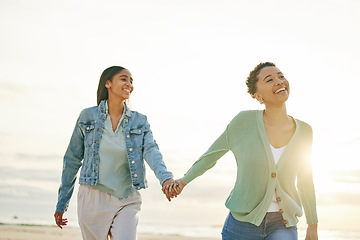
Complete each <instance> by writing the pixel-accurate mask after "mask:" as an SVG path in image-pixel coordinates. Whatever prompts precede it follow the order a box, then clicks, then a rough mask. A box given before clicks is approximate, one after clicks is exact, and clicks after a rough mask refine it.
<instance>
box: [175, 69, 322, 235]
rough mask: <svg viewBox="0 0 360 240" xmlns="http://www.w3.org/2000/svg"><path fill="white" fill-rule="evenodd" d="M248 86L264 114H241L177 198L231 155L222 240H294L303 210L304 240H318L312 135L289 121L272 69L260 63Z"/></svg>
mask: <svg viewBox="0 0 360 240" xmlns="http://www.w3.org/2000/svg"><path fill="white" fill-rule="evenodd" d="M246 84H247V86H248V92H249V93H250V94H251V96H252V97H253V98H255V99H257V100H258V101H259V102H260V103H261V104H265V110H264V111H243V112H240V113H239V114H238V115H237V116H236V117H235V118H234V119H233V120H232V121H231V122H230V123H229V124H228V126H227V128H226V130H225V131H224V133H223V134H222V135H221V136H220V137H219V138H218V139H217V140H216V141H215V142H214V143H213V144H212V146H211V147H210V148H209V149H208V150H207V151H206V152H205V153H204V154H203V155H202V156H201V157H200V158H199V160H197V161H196V162H195V163H194V165H193V166H192V167H191V168H190V169H189V171H188V172H187V173H186V174H185V176H184V177H183V178H181V179H179V180H177V184H178V193H180V192H181V191H182V190H183V188H184V187H185V185H187V184H189V183H190V182H191V181H192V180H193V179H195V178H196V177H198V176H200V175H202V174H203V173H204V172H206V171H207V170H208V169H210V168H212V167H213V166H214V165H215V164H216V162H217V160H218V159H219V158H221V157H222V156H223V155H224V154H225V153H226V152H228V151H229V150H230V151H232V152H233V154H234V156H235V159H236V163H237V179H236V183H235V186H234V188H233V190H232V192H231V194H230V196H229V197H228V199H227V201H226V207H227V208H228V209H229V210H230V213H229V215H228V217H227V219H226V221H225V224H224V227H223V231H222V236H223V239H224V240H233V239H251V240H257V239H259V240H260V239H267V240H273V239H274V240H282V239H297V228H296V224H297V222H298V217H300V216H302V208H304V211H305V215H306V220H307V224H308V228H307V234H306V238H305V239H306V240H317V239H318V237H317V221H318V220H317V213H316V199H315V190H314V185H313V178H312V169H311V163H310V153H311V147H312V129H311V127H310V126H309V125H308V124H306V123H305V122H302V121H300V120H297V119H294V118H292V117H291V116H288V115H287V112H286V105H285V102H286V100H287V99H288V97H289V92H290V89H289V83H288V81H287V80H286V78H285V77H284V75H283V73H281V71H280V70H279V69H278V68H277V67H276V66H275V64H273V63H270V62H266V63H260V64H259V65H258V66H256V67H255V68H254V70H252V71H251V72H250V74H249V77H248V78H247V81H246ZM295 184H296V185H295ZM172 191H174V190H172Z"/></svg>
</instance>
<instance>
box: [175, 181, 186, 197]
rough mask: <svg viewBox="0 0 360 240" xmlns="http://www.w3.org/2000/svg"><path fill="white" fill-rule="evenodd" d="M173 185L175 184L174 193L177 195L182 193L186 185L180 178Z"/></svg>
mask: <svg viewBox="0 0 360 240" xmlns="http://www.w3.org/2000/svg"><path fill="white" fill-rule="evenodd" d="M175 184H176V187H175V191H176V193H177V195H179V194H180V193H181V192H182V190H183V189H184V187H185V186H186V183H184V181H183V179H182V178H180V179H177V180H175Z"/></svg>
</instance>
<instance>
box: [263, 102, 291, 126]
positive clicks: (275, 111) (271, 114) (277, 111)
mask: <svg viewBox="0 0 360 240" xmlns="http://www.w3.org/2000/svg"><path fill="white" fill-rule="evenodd" d="M264 118H266V119H267V120H268V121H270V122H272V123H276V124H282V123H284V122H286V121H287V120H288V115H287V112H286V105H285V104H282V105H281V106H265V111H264Z"/></svg>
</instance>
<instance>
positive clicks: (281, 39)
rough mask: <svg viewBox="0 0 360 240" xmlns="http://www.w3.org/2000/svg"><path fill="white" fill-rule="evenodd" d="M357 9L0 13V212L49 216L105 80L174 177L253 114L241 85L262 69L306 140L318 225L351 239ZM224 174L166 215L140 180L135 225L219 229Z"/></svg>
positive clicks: (228, 169) (17, 5)
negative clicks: (122, 76) (71, 150)
mask: <svg viewBox="0 0 360 240" xmlns="http://www.w3.org/2000/svg"><path fill="white" fill-rule="evenodd" d="M359 10H360V1H357V0H327V1H325V0H315V1H314V0H312V1H310V0H304V1H293V0H286V1H285V0H273V1H250V0H244V1H241V0H238V1H235V0H234V1H230V0H224V1H214V0H206V1H205V0H192V1H190V0H183V1H172V0H168V1H165V0H151V1H149V0H148V1H145V0H139V1H136V0H132V1H130V0H121V1H112V0H102V1H100V0H87V1H81V0H72V1H70V0H63V1H52V0H50V1H49V0H32V1H28V0H0V32H1V38H0V107H1V109H2V111H3V114H2V120H1V124H0V182H1V183H0V203H1V204H0V212H3V213H4V214H5V213H6V214H17V215H21V214H24V215H26V213H28V214H30V213H33V212H34V211H38V212H42V213H43V214H44V216H45V215H46V214H47V212H49V216H50V217H51V216H52V214H53V210H54V208H55V204H56V192H57V188H58V186H59V182H60V172H61V166H62V156H63V154H64V152H65V150H66V147H67V144H68V142H69V139H70V136H71V133H72V130H73V128H74V124H75V121H76V118H77V116H78V114H79V113H80V111H81V110H82V109H83V108H86V107H90V106H93V105H95V104H96V90H97V84H98V81H99V78H100V75H101V73H102V71H103V70H104V69H105V68H107V67H110V66H113V65H120V66H123V67H126V68H127V69H129V70H130V71H131V73H132V75H133V79H134V87H135V89H134V92H133V93H132V96H131V101H130V103H131V108H132V109H133V110H136V111H139V112H141V113H143V114H145V115H147V116H148V120H149V122H150V125H151V128H152V131H153V133H154V137H155V139H156V141H157V142H158V144H159V146H160V150H161V152H162V153H163V155H164V159H165V162H166V164H167V166H168V168H169V170H171V171H172V172H173V173H174V175H175V177H177V178H179V177H181V176H182V175H183V174H184V173H185V172H186V170H187V169H188V168H189V167H190V166H191V165H192V163H193V162H194V161H195V160H196V159H197V158H198V157H199V156H200V155H201V154H202V153H203V152H204V151H205V150H207V148H208V147H209V146H210V145H211V143H212V142H213V141H214V140H215V139H216V138H217V137H218V136H219V135H220V134H221V133H222V131H223V130H224V129H225V127H226V125H227V123H228V122H229V121H230V120H231V119H232V118H233V117H234V116H235V115H236V114H237V113H238V112H240V111H242V110H248V109H262V108H263V107H262V106H261V105H259V104H258V103H257V102H256V101H255V100H254V99H252V98H251V96H250V95H249V94H248V93H247V89H246V85H245V80H246V77H247V76H248V74H249V72H250V71H251V70H252V69H253V68H254V67H255V66H256V65H257V64H258V63H260V62H265V61H271V62H274V63H275V64H276V65H277V66H278V67H279V69H280V70H281V71H282V72H283V73H284V74H285V77H286V78H287V79H288V80H289V82H290V89H291V93H290V98H289V100H288V102H287V110H288V114H289V115H292V116H293V117H295V118H298V119H300V120H303V121H306V122H307V123H309V124H310V125H311V126H312V128H313V131H314V146H313V155H312V158H313V167H314V178H315V187H316V190H317V198H318V214H319V221H320V223H321V225H320V226H321V227H322V228H324V229H336V228H339V229H355V230H360V229H359V226H360V224H359V223H360V203H359V202H358V199H359V198H360V161H359V156H358V151H357V150H358V149H359V147H360V123H359V121H358V113H357V111H356V110H357V108H358V104H357V103H358V90H359V87H360V83H359V80H358V72H359V70H360V68H359V66H360V45H359V42H360V30H359V27H358V23H359V22H360V15H359V14H358V12H359ZM234 167H235V162H234V159H233V157H232V155H231V154H227V155H226V156H225V157H224V158H223V159H221V160H219V162H218V164H217V165H216V166H215V167H214V168H213V169H211V170H210V171H209V172H208V173H206V174H205V175H203V176H202V177H200V178H198V179H196V180H195V181H194V182H193V183H191V185H189V186H188V187H187V188H186V189H185V191H184V193H183V194H182V195H181V196H179V198H178V199H176V200H175V201H173V202H172V203H170V204H168V203H166V201H165V198H164V197H163V196H162V195H161V191H160V186H159V184H158V183H157V180H156V179H155V178H154V176H153V174H152V173H151V171H150V170H149V171H148V174H147V175H148V178H149V182H150V187H149V189H148V190H144V191H143V198H144V204H143V210H142V219H143V220H142V221H144V222H148V223H154V224H155V223H158V224H161V222H162V219H163V217H164V218H167V219H168V218H171V220H172V221H173V222H176V223H179V224H180V223H184V222H186V223H189V224H190V223H191V224H193V223H192V220H191V219H202V223H204V224H212V225H221V224H222V223H223V221H224V219H225V217H226V214H227V210H226V209H225V207H224V202H225V200H226V198H227V195H228V194H229V192H230V191H231V188H232V186H233V184H234V179H235V171H234ZM14 199H15V200H14ZM73 199H75V197H73ZM24 202H27V203H29V202H30V203H31V204H32V205H31V206H32V207H30V208H29V207H26V208H25V207H24V206H23V204H24ZM72 202H73V200H72ZM72 204H73V206H74V205H76V203H72ZM70 208H71V211H72V212H69V214H70V215H71V214H74V213H73V212H74V211H76V207H75V206H74V207H70ZM209 208H210V209H212V211H211V212H209V211H208V210H209ZM29 209H32V210H31V211H32V212H31V211H30V210H29ZM176 209H181V211H179V210H176ZM195 210H196V211H195ZM21 211H22V213H19V212H21ZM69 211H70V210H69ZM154 213H161V214H160V215H161V216H162V217H159V219H154V218H153V216H154ZM0 214H1V213H0ZM6 214H5V215H6ZM5 215H4V216H5ZM4 216H1V215H0V220H1V218H2V217H4ZM71 216H72V215H71ZM74 216H75V214H74ZM189 216H191V217H190V218H189ZM204 218H205V219H204ZM193 221H194V220H193ZM194 222H198V221H194ZM194 224H195V223H194Z"/></svg>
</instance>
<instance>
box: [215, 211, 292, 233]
mask: <svg viewBox="0 0 360 240" xmlns="http://www.w3.org/2000/svg"><path fill="white" fill-rule="evenodd" d="M221 234H222V239H223V240H297V239H298V237H297V227H296V226H294V227H290V228H287V227H286V226H285V224H284V223H283V217H282V215H281V213H279V212H270V213H267V214H266V216H265V218H264V220H263V221H262V223H261V224H260V226H256V225H254V224H252V223H248V222H240V221H238V220H236V219H235V218H234V217H233V216H232V215H231V213H229V215H228V216H227V218H226V220H225V224H224V227H223V230H222V233H221Z"/></svg>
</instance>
